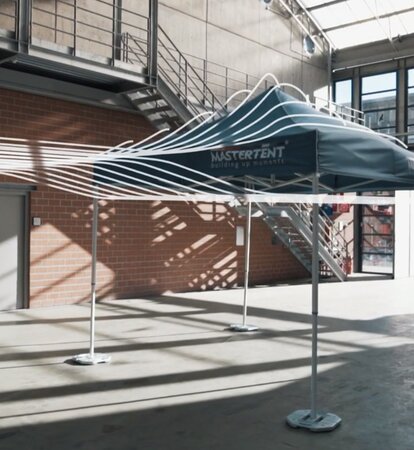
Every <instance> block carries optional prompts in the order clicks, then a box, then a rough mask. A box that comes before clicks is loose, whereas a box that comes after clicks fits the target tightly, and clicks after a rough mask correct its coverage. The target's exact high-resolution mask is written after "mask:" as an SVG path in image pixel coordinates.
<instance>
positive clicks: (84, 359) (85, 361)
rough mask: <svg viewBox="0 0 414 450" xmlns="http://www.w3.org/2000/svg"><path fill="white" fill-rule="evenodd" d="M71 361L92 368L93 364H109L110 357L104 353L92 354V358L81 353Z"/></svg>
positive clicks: (88, 354) (87, 354)
mask: <svg viewBox="0 0 414 450" xmlns="http://www.w3.org/2000/svg"><path fill="white" fill-rule="evenodd" d="M72 361H73V362H74V363H75V364H80V365H82V366H93V365H95V364H102V363H109V362H111V357H110V356H109V355H106V354H105V353H94V354H93V356H92V355H91V354H90V353H82V354H80V355H75V356H74V357H73V358H72Z"/></svg>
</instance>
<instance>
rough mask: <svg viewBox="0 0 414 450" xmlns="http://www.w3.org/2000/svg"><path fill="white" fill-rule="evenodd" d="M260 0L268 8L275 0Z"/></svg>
mask: <svg viewBox="0 0 414 450" xmlns="http://www.w3.org/2000/svg"><path fill="white" fill-rule="evenodd" d="M260 2H261V3H262V4H263V5H265V6H266V7H267V8H268V7H269V6H270V5H271V4H272V3H273V0H260Z"/></svg>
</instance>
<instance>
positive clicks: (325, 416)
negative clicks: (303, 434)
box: [286, 409, 342, 432]
mask: <svg viewBox="0 0 414 450" xmlns="http://www.w3.org/2000/svg"><path fill="white" fill-rule="evenodd" d="M341 420H342V419H341V418H340V417H338V416H337V415H336V414H331V413H317V414H316V417H315V418H312V417H311V411H310V409H299V410H297V411H294V412H293V413H292V414H289V415H288V416H287V418H286V422H287V423H288V425H289V426H291V427H292V428H306V429H308V430H310V431H314V432H323V431H332V430H334V429H335V428H336V427H337V426H338V425H339V424H340V423H341Z"/></svg>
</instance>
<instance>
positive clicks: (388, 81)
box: [362, 72, 397, 94]
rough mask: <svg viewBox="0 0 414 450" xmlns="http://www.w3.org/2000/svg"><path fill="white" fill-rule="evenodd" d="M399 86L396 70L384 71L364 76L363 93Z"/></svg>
mask: <svg viewBox="0 0 414 450" xmlns="http://www.w3.org/2000/svg"><path fill="white" fill-rule="evenodd" d="M396 88H397V74H396V72H390V73H383V74H381V75H371V76H369V77H363V78H362V94H368V93H370V92H380V91H385V90H389V89H396Z"/></svg>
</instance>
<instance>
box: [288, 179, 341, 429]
mask: <svg viewBox="0 0 414 450" xmlns="http://www.w3.org/2000/svg"><path fill="white" fill-rule="evenodd" d="M312 188H313V189H312V190H313V194H314V195H318V194H319V174H318V173H315V174H314V176H313V179H312ZM319 245H320V243H319V204H318V203H313V205H312V357H311V366H312V370H311V389H310V397H311V398H310V403H311V408H310V410H309V409H299V410H297V411H294V412H293V413H291V414H289V416H287V418H286V421H287V423H288V424H289V425H290V426H291V427H293V428H307V429H308V430H311V431H319V432H321V431H331V430H333V429H335V428H336V427H337V426H338V425H339V424H340V423H341V418H340V417H338V416H337V415H335V414H332V413H320V412H318V410H317V396H318V314H319V311H318V309H319V308H318V303H319Z"/></svg>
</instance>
